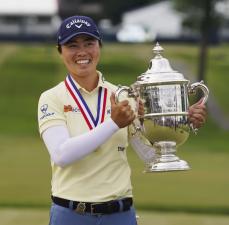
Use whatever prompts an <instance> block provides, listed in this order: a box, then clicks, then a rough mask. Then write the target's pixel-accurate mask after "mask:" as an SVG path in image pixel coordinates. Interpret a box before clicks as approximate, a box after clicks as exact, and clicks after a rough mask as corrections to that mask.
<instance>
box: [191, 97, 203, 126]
mask: <svg viewBox="0 0 229 225" xmlns="http://www.w3.org/2000/svg"><path fill="white" fill-rule="evenodd" d="M202 101H203V99H200V100H199V101H198V102H197V103H195V104H193V105H191V106H190V107H189V109H188V116H189V121H190V123H192V124H193V127H194V128H200V127H202V126H203V124H204V123H205V121H206V118H207V110H206V106H205V105H204V104H203V103H202Z"/></svg>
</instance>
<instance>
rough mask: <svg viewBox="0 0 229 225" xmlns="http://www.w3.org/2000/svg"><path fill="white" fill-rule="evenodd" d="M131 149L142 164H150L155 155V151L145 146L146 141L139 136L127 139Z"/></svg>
mask: <svg viewBox="0 0 229 225" xmlns="http://www.w3.org/2000/svg"><path fill="white" fill-rule="evenodd" d="M129 140H130V144H131V147H132V148H133V149H134V151H135V152H136V153H137V155H138V157H139V158H140V159H141V160H142V161H144V162H151V161H152V160H153V159H154V157H155V156H156V155H155V149H154V148H153V147H152V146H150V144H146V143H145V142H146V140H144V138H143V137H141V136H140V135H134V136H132V137H130V138H129Z"/></svg>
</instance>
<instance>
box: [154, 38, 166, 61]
mask: <svg viewBox="0 0 229 225" xmlns="http://www.w3.org/2000/svg"><path fill="white" fill-rule="evenodd" d="M163 51H164V49H163V48H162V47H161V46H160V45H159V43H158V42H157V43H156V45H155V47H154V48H153V52H154V53H155V55H156V58H161V53H162V52H163Z"/></svg>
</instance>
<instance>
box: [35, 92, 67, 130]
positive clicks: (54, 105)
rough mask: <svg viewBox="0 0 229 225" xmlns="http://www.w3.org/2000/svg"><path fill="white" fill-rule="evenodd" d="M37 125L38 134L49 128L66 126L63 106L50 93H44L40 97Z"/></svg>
mask: <svg viewBox="0 0 229 225" xmlns="http://www.w3.org/2000/svg"><path fill="white" fill-rule="evenodd" d="M38 125H39V132H40V134H42V133H43V132H44V131H45V130H46V129H47V128H49V127H52V126H59V125H66V118H65V115H64V108H63V104H62V103H61V101H60V100H59V99H58V98H57V97H56V96H55V94H53V92H52V91H47V92H44V93H43V94H42V95H41V96H40V99H39V103H38Z"/></svg>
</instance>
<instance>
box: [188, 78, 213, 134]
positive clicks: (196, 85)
mask: <svg viewBox="0 0 229 225" xmlns="http://www.w3.org/2000/svg"><path fill="white" fill-rule="evenodd" d="M198 88H199V89H201V91H203V93H204V98H203V101H202V103H201V104H205V103H206V102H207V100H208V95H209V90H208V88H207V86H206V85H205V84H204V82H203V81H200V82H196V83H193V84H191V86H190V88H189V90H188V92H189V94H195V93H196V89H198ZM190 127H191V130H192V132H193V133H194V134H197V132H198V129H197V128H194V127H193V124H190Z"/></svg>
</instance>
